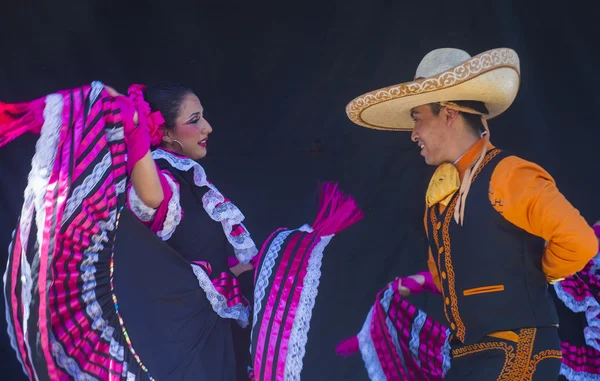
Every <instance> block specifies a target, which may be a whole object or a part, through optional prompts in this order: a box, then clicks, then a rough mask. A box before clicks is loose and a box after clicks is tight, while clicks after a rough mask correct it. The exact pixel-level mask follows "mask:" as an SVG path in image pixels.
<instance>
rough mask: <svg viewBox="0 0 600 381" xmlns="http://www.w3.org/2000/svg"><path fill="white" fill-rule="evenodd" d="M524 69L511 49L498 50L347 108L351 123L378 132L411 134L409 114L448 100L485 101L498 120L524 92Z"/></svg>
mask: <svg viewBox="0 0 600 381" xmlns="http://www.w3.org/2000/svg"><path fill="white" fill-rule="evenodd" d="M519 84H520V69H519V58H518V56H517V53H516V52H515V51H513V50H512V49H506V48H503V49H494V50H490V51H487V52H484V53H481V54H479V55H477V56H474V57H472V58H470V59H469V60H467V61H465V62H463V63H461V64H460V65H457V66H455V67H453V68H451V69H449V70H446V71H444V72H443V73H441V74H438V75H435V76H432V77H429V78H424V79H418V80H415V81H411V82H406V83H402V84H399V85H394V86H390V87H386V88H383V89H379V90H375V91H371V92H369V93H366V94H363V95H361V96H359V97H357V98H355V99H354V100H352V101H351V102H350V103H349V104H348V105H347V106H346V114H347V115H348V117H349V118H350V120H351V121H352V122H354V123H356V124H358V125H360V126H363V127H367V128H373V129H377V130H394V131H411V130H412V129H413V126H414V122H413V121H412V118H411V116H410V111H411V110H412V109H413V108H415V107H418V106H421V105H424V104H429V103H436V102H443V101H460V100H464V101H480V102H483V103H485V105H486V107H487V108H488V111H489V114H487V115H486V116H485V117H486V119H491V118H494V117H496V116H498V115H500V114H502V113H503V112H504V111H506V110H507V109H508V107H510V105H511V104H512V103H513V101H514V100H515V98H516V96H517V93H518V91H519Z"/></svg>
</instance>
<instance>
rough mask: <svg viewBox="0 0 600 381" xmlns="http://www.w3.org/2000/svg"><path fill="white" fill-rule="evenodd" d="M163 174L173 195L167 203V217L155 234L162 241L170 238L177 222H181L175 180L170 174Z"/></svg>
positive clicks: (179, 203) (177, 224)
mask: <svg viewBox="0 0 600 381" xmlns="http://www.w3.org/2000/svg"><path fill="white" fill-rule="evenodd" d="M163 176H165V179H167V183H168V184H169V188H171V192H173V195H172V196H171V199H170V200H169V204H168V205H167V217H166V218H165V222H164V223H163V227H162V229H161V230H159V231H158V232H156V235H158V237H159V238H160V239H162V240H163V241H166V240H168V239H169V238H171V236H172V235H173V233H175V229H177V226H179V223H180V222H181V202H180V201H179V188H178V187H177V184H176V183H175V180H173V179H172V178H171V176H168V175H164V174H163Z"/></svg>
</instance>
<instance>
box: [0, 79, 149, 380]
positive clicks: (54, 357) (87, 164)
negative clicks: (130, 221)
mask: <svg viewBox="0 0 600 381" xmlns="http://www.w3.org/2000/svg"><path fill="white" fill-rule="evenodd" d="M48 102H50V103H48ZM49 104H51V105H52V106H49ZM40 105H43V106H44V107H45V109H44V108H43V109H42V113H41V114H39V112H40V111H39V107H40ZM30 106H31V108H32V110H34V111H31V112H32V113H33V114H35V115H38V116H35V117H32V116H31V115H32V114H28V113H25V114H23V120H20V121H16V122H15V121H9V123H8V124H6V120H5V119H2V118H1V117H0V141H2V142H6V141H8V140H10V139H12V138H14V137H15V136H17V135H19V134H22V133H23V131H25V132H37V133H42V135H44V133H46V134H47V135H46V138H48V136H52V137H53V136H56V138H55V139H56V140H55V141H54V140H52V139H54V138H52V139H51V140H50V141H51V142H52V141H54V142H55V143H56V146H54V145H50V146H48V147H50V148H49V149H48V150H47V152H45V153H44V156H43V159H44V160H43V161H40V163H41V164H42V165H48V167H49V169H48V171H46V170H45V169H44V170H43V171H39V172H32V173H33V175H34V176H37V178H38V180H39V181H41V183H37V182H36V183H35V185H36V187H34V188H28V189H33V190H34V192H38V193H33V198H28V197H29V196H27V197H26V198H25V202H24V206H23V213H22V215H21V220H20V221H19V226H18V228H17V230H16V231H15V240H14V241H13V245H12V248H11V251H10V253H9V265H8V267H7V284H6V288H5V297H6V299H7V301H8V303H9V308H8V309H7V313H8V315H9V316H8V319H7V322H8V323H9V334H11V336H13V337H14V339H15V340H14V346H15V349H16V352H17V355H18V358H19V360H20V361H21V362H22V364H23V366H24V369H25V371H26V372H27V373H28V376H29V377H30V378H31V379H51V380H68V379H72V378H73V377H75V374H74V373H73V372H75V369H77V372H78V374H80V376H78V377H82V376H83V377H86V376H87V377H88V378H90V377H93V378H96V379H109V378H110V379H113V380H117V379H120V380H126V379H127V377H128V375H127V372H124V366H125V362H127V363H128V369H129V371H130V372H132V373H131V375H133V376H136V377H138V378H140V377H142V376H146V375H145V373H144V372H143V371H142V370H141V369H139V367H137V364H136V360H135V359H134V358H133V357H132V356H131V352H130V348H127V347H125V348H124V349H122V350H121V355H120V356H119V355H118V353H116V352H115V351H114V348H113V347H112V342H111V341H110V340H109V339H108V335H109V334H110V335H111V337H112V338H114V339H115V340H116V341H119V340H121V339H122V338H123V336H122V333H121V328H120V325H119V321H118V320H117V317H116V315H114V316H112V317H111V319H113V320H111V321H104V322H103V321H102V320H103V317H102V316H97V315H96V312H97V311H99V310H97V309H96V308H95V305H94V303H98V300H96V299H95V295H93V294H90V293H88V292H87V290H91V289H93V288H94V287H95V285H96V284H98V283H100V284H103V285H105V286H106V287H108V281H109V280H108V279H97V278H95V276H96V275H95V274H96V268H97V266H106V267H105V268H106V269H107V268H108V266H109V260H110V255H111V252H112V251H111V250H112V244H113V238H114V234H115V229H116V226H115V224H116V221H117V215H118V210H119V208H122V207H124V204H125V200H124V199H125V197H124V193H125V183H126V179H127V166H126V154H127V152H128V151H127V146H126V142H125V139H124V137H123V135H126V131H124V130H126V128H124V129H121V127H123V126H124V125H125V126H127V123H126V122H125V121H124V120H123V118H124V117H125V118H128V117H129V116H130V114H127V110H122V107H123V102H122V101H121V100H118V99H115V98H114V97H111V96H109V95H108V93H107V92H106V91H105V90H104V89H103V86H102V85H101V84H98V83H96V84H94V85H93V86H83V87H80V88H77V89H70V90H66V91H60V92H57V93H55V94H53V95H52V96H47V97H45V99H43V100H42V101H40V100H36V101H33V102H31V104H30ZM23 107H25V106H23ZM125 108H126V106H125ZM46 110H48V112H49V113H48V115H49V118H51V119H50V122H49V125H48V126H46V125H45V124H44V123H45V122H47V121H46V120H43V119H42V120H39V118H38V117H39V115H42V116H44V115H46ZM124 122H125V123H124ZM29 124H31V125H29ZM41 125H44V128H45V129H46V128H47V129H48V130H44V131H46V132H44V131H43V130H42V128H41ZM15 126H16V127H17V129H16V130H10V128H12V127H15ZM48 134H50V135H48ZM55 134H57V135H55ZM46 138H45V139H46ZM3 139H4V140H3ZM52 144H54V143H52ZM48 147H42V148H48ZM38 148H39V147H38ZM37 152H39V150H38V151H37ZM37 152H36V154H37ZM50 156H51V157H50ZM38 160H39V159H38ZM35 168H37V167H35ZM35 168H34V169H35ZM45 176H46V177H45ZM30 185H31V184H30ZM44 190H45V191H44ZM27 192H29V191H27ZM26 194H27V193H26ZM37 197H40V199H39V201H40V202H39V203H37V201H35V200H36V199H37ZM35 229H38V233H39V235H40V237H41V239H40V240H39V242H40V245H39V246H38V245H32V243H33V241H34V240H38V238H37V237H38V235H37V234H36V232H35ZM21 242H24V243H27V244H26V245H21ZM22 258H27V262H25V261H22ZM30 261H31V262H30ZM36 261H37V263H39V266H37V267H35V268H31V267H30V268H29V269H28V268H27V266H31V265H32V264H33V263H36ZM24 266H25V267H24ZM88 282H89V285H90V288H88V285H87V284H88ZM91 285H94V286H93V287H92V286H91ZM29 286H30V287H31V292H30V293H28V294H27V295H28V296H29V295H30V296H31V298H32V300H29V299H28V296H27V297H25V295H26V294H24V293H21V292H19V291H18V290H19V289H21V288H23V287H29ZM106 298H107V300H102V301H101V302H102V303H106V304H103V306H102V308H110V307H111V306H112V301H111V300H110V293H109V292H107V295H106ZM31 306H34V308H32V309H29V308H30V307H31ZM26 310H27V311H28V314H27V315H23V314H22V313H23V311H26ZM23 320H24V321H25V324H27V326H28V333H27V334H25V335H24V334H23V332H24V329H23V328H24V327H23V325H22V324H23ZM105 324H108V325H110V327H112V330H108V328H109V327H108V326H106V325H105ZM105 328H106V329H107V330H105ZM123 342H124V341H123ZM67 363H70V364H71V365H70V366H68V367H65V364H67ZM138 371H139V373H137V372H138Z"/></svg>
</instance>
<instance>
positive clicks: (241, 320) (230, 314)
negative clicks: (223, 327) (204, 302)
mask: <svg viewBox="0 0 600 381" xmlns="http://www.w3.org/2000/svg"><path fill="white" fill-rule="evenodd" d="M191 266H192V269H193V270H194V275H196V278H197V279H198V284H199V285H200V288H202V289H203V290H204V292H205V293H206V297H207V298H208V301H209V302H210V304H211V306H212V308H213V310H214V311H215V312H216V313H217V314H218V315H219V316H220V317H222V318H224V319H235V320H237V322H238V324H239V325H240V326H241V327H242V328H246V327H247V326H248V317H249V315H250V311H249V309H248V307H247V306H244V305H243V304H239V303H238V304H236V305H235V306H233V307H229V306H228V305H227V298H225V296H223V295H221V294H220V293H219V291H217V289H216V288H215V286H214V285H213V283H212V282H211V280H210V278H209V277H208V275H207V274H206V273H205V272H204V270H203V269H202V267H200V266H198V265H194V264H191Z"/></svg>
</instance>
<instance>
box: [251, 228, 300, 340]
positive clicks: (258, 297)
mask: <svg viewBox="0 0 600 381" xmlns="http://www.w3.org/2000/svg"><path fill="white" fill-rule="evenodd" d="M294 231H295V230H285V231H282V232H280V233H278V234H277V236H276V237H275V238H274V239H273V242H271V245H270V246H269V249H268V250H267V252H266V253H265V257H264V259H263V261H262V264H261V266H260V272H259V273H258V276H257V277H256V284H255V286H254V309H253V319H252V332H251V333H250V336H251V337H254V327H255V326H256V321H257V320H258V314H259V313H260V311H261V310H262V301H263V299H264V298H265V293H266V289H267V286H268V285H269V278H271V274H272V273H273V267H275V259H277V256H278V255H279V251H280V250H281V245H282V244H283V242H284V241H285V239H286V238H287V237H288V236H289V235H290V234H292V233H293V232H294Z"/></svg>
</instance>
